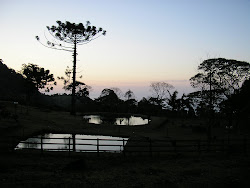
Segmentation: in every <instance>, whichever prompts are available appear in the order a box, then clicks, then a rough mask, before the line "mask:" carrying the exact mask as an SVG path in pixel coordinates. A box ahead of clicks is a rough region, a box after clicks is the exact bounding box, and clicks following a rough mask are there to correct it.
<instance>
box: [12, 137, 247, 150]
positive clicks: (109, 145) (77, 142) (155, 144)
mask: <svg viewBox="0 0 250 188" xmlns="http://www.w3.org/2000/svg"><path fill="white" fill-rule="evenodd" d="M32 139H33V140H32ZM32 139H28V140H26V141H21V142H19V144H18V145H17V147H16V148H15V149H39V150H41V152H42V153H43V151H67V152H69V153H70V152H96V153H97V154H99V153H100V152H114V153H123V154H124V155H127V154H135V153H147V154H149V155H153V154H155V153H185V152H196V153H198V154H201V153H204V152H206V153H207V152H215V153H216V152H218V153H219V152H227V153H243V154H247V151H248V147H249V143H248V140H247V138H243V139H216V140H212V141H210V142H209V141H208V140H159V139H158V140H156V139H154V140H153V139H150V138H145V137H140V138H136V137H132V138H130V139H129V140H128V139H120V140H118V139H98V138H97V139H79V138H75V137H74V136H73V137H68V138H44V137H34V138H32ZM48 139H49V140H50V142H47V140H48ZM62 140H63V142H62ZM55 146H56V147H55Z"/></svg>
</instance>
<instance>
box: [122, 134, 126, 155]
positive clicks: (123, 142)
mask: <svg viewBox="0 0 250 188" xmlns="http://www.w3.org/2000/svg"><path fill="white" fill-rule="evenodd" d="M122 146H123V156H124V157H125V156H126V153H125V141H124V138H123V139H122Z"/></svg>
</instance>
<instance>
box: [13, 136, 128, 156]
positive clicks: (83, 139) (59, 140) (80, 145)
mask: <svg viewBox="0 0 250 188" xmlns="http://www.w3.org/2000/svg"><path fill="white" fill-rule="evenodd" d="M40 137H41V135H39V136H37V138H35V137H34V138H28V139H27V140H25V141H24V143H22V142H21V143H19V144H18V145H17V146H16V148H15V149H24V148H33V149H41V138H40ZM75 139H76V151H77V152H80V151H81V150H82V151H83V150H89V151H95V152H96V150H97V139H100V140H99V151H101V150H110V151H116V152H120V151H122V150H123V139H124V144H125V145H126V143H127V140H128V138H121V137H111V136H95V135H76V136H75ZM42 142H43V149H44V150H57V151H58V150H68V149H69V142H70V143H71V145H70V149H71V150H72V149H73V145H72V144H73V139H72V135H71V134H45V135H43V139H42ZM52 143H54V144H52ZM105 145H112V146H105Z"/></svg>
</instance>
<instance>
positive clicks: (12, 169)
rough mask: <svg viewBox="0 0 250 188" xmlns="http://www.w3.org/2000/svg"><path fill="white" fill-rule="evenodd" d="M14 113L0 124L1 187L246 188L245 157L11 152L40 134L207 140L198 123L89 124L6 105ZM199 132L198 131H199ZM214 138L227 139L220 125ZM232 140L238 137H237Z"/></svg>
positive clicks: (249, 174)
mask: <svg viewBox="0 0 250 188" xmlns="http://www.w3.org/2000/svg"><path fill="white" fill-rule="evenodd" d="M5 105H6V107H7V109H8V111H9V112H10V113H11V114H12V115H13V114H15V113H16V114H17V115H18V121H15V120H14V119H13V118H5V119H1V120H0V130H1V138H0V141H1V143H0V149H1V153H0V154H1V155H0V185H1V187H250V183H249V178H250V159H249V157H248V156H247V155H246V154H229V153H202V154H201V155H199V154H198V153H189V154H182V153H170V154H166V155H154V156H153V157H150V156H149V155H143V154H136V155H135V154H131V155H127V156H126V157H124V156H123V155H122V154H111V153H103V154H101V155H100V156H99V157H98V156H97V155H96V154H95V153H92V154H91V153H89V154H86V153H71V154H70V155H69V153H67V152H44V153H43V155H41V152H39V151H24V150H23V151H14V150H13V148H14V146H15V144H17V143H18V141H20V140H18V139H14V138H13V137H16V136H18V137H19V139H25V138H28V137H29V136H32V135H34V134H38V133H42V132H47V133H48V132H52V133H75V134H100V135H113V136H128V137H129V136H131V135H138V136H142V137H149V138H151V139H156V138H158V139H159V138H162V139H206V133H205V132H204V131H194V130H193V129H192V127H194V126H205V125H206V121H205V120H202V119H178V118H169V117H164V118H159V117H152V122H151V124H150V125H149V126H134V127H124V126H122V127H119V128H117V127H116V126H111V125H89V124H86V123H84V122H83V121H82V118H81V116H80V115H79V116H70V115H69V113H68V112H55V111H50V110H47V109H39V108H33V107H29V113H28V114H27V113H26V112H27V108H26V107H24V106H20V105H19V106H18V107H17V109H15V107H14V105H13V104H12V103H8V102H6V103H5ZM201 130H202V129H201ZM213 135H214V136H216V137H217V138H224V137H228V134H227V132H226V131H225V130H224V129H222V128H221V127H217V128H216V129H213ZM230 136H231V137H235V138H237V137H238V138H241V137H242V136H243V135H242V134H239V133H238V134H232V135H230Z"/></svg>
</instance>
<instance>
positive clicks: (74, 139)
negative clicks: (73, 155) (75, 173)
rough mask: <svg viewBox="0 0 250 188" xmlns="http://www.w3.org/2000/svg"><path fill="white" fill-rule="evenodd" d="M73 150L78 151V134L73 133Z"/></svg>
mask: <svg viewBox="0 0 250 188" xmlns="http://www.w3.org/2000/svg"><path fill="white" fill-rule="evenodd" d="M72 141H73V151H76V134H72Z"/></svg>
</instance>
